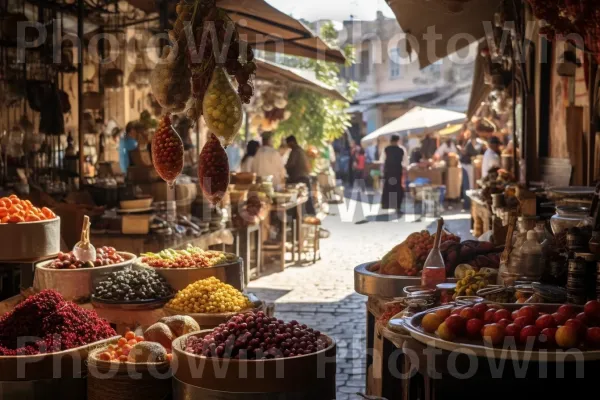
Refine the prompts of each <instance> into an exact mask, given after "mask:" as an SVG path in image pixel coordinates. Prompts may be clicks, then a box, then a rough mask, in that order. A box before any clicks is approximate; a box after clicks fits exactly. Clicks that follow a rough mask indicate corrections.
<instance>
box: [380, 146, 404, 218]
mask: <svg viewBox="0 0 600 400" xmlns="http://www.w3.org/2000/svg"><path fill="white" fill-rule="evenodd" d="M399 142H400V137H399V136H396V135H393V136H392V139H391V143H390V145H389V146H388V147H386V148H385V163H384V165H383V178H384V184H383V194H382V196H381V208H383V209H384V210H390V209H393V210H396V212H397V213H398V214H401V208H402V200H403V199H404V189H403V188H402V172H403V166H402V165H403V161H404V156H405V154H404V150H402V149H401V148H400V147H399V146H398V144H399Z"/></svg>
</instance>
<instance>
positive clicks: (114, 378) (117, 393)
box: [83, 347, 172, 400]
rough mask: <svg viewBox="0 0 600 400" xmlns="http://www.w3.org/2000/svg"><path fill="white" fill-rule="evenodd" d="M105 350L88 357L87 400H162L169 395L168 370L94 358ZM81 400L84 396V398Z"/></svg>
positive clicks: (164, 365) (155, 365)
mask: <svg viewBox="0 0 600 400" xmlns="http://www.w3.org/2000/svg"><path fill="white" fill-rule="evenodd" d="M103 351H106V348H105V347H103V348H99V349H96V350H94V351H93V352H92V353H90V356H89V358H88V387H87V399H88V400H107V399H128V400H129V399H130V400H163V399H168V398H170V396H171V391H172V389H171V385H172V384H171V368H170V364H169V363H168V362H164V363H129V362H123V363H121V362H110V361H103V360H99V359H97V358H96V355H98V354H100V353H102V352H103ZM83 398H84V397H83Z"/></svg>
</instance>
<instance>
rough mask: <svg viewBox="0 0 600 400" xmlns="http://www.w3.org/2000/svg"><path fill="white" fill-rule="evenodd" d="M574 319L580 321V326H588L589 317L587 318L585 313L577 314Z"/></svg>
mask: <svg viewBox="0 0 600 400" xmlns="http://www.w3.org/2000/svg"><path fill="white" fill-rule="evenodd" d="M575 318H576V319H578V320H580V321H581V323H582V324H584V325H585V326H587V325H589V324H590V318H591V317H590V316H588V315H587V314H586V313H584V312H580V313H579V314H577V316H576V317H575Z"/></svg>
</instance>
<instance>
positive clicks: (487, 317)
mask: <svg viewBox="0 0 600 400" xmlns="http://www.w3.org/2000/svg"><path fill="white" fill-rule="evenodd" d="M495 313H496V309H495V308H490V309H489V310H487V311H486V312H485V314H484V315H483V322H485V323H486V324H491V323H493V322H494V314H495Z"/></svg>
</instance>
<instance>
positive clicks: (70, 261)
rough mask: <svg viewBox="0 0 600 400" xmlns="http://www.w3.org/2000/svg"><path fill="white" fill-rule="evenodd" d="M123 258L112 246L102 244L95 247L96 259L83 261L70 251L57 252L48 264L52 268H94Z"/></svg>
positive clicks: (117, 261) (116, 262)
mask: <svg viewBox="0 0 600 400" xmlns="http://www.w3.org/2000/svg"><path fill="white" fill-rule="evenodd" d="M124 261H125V259H124V258H123V256H121V255H120V254H119V253H117V250H115V248H114V247H109V246H104V247H99V248H97V249H96V261H93V262H92V261H88V262H85V263H84V262H83V261H79V260H77V259H76V258H75V255H74V254H73V252H72V251H70V252H68V253H62V252H61V253H58V258H57V259H56V260H54V261H53V262H52V264H50V265H49V266H48V268H54V269H79V268H94V267H105V266H107V265H113V264H119V263H122V262H124Z"/></svg>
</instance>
